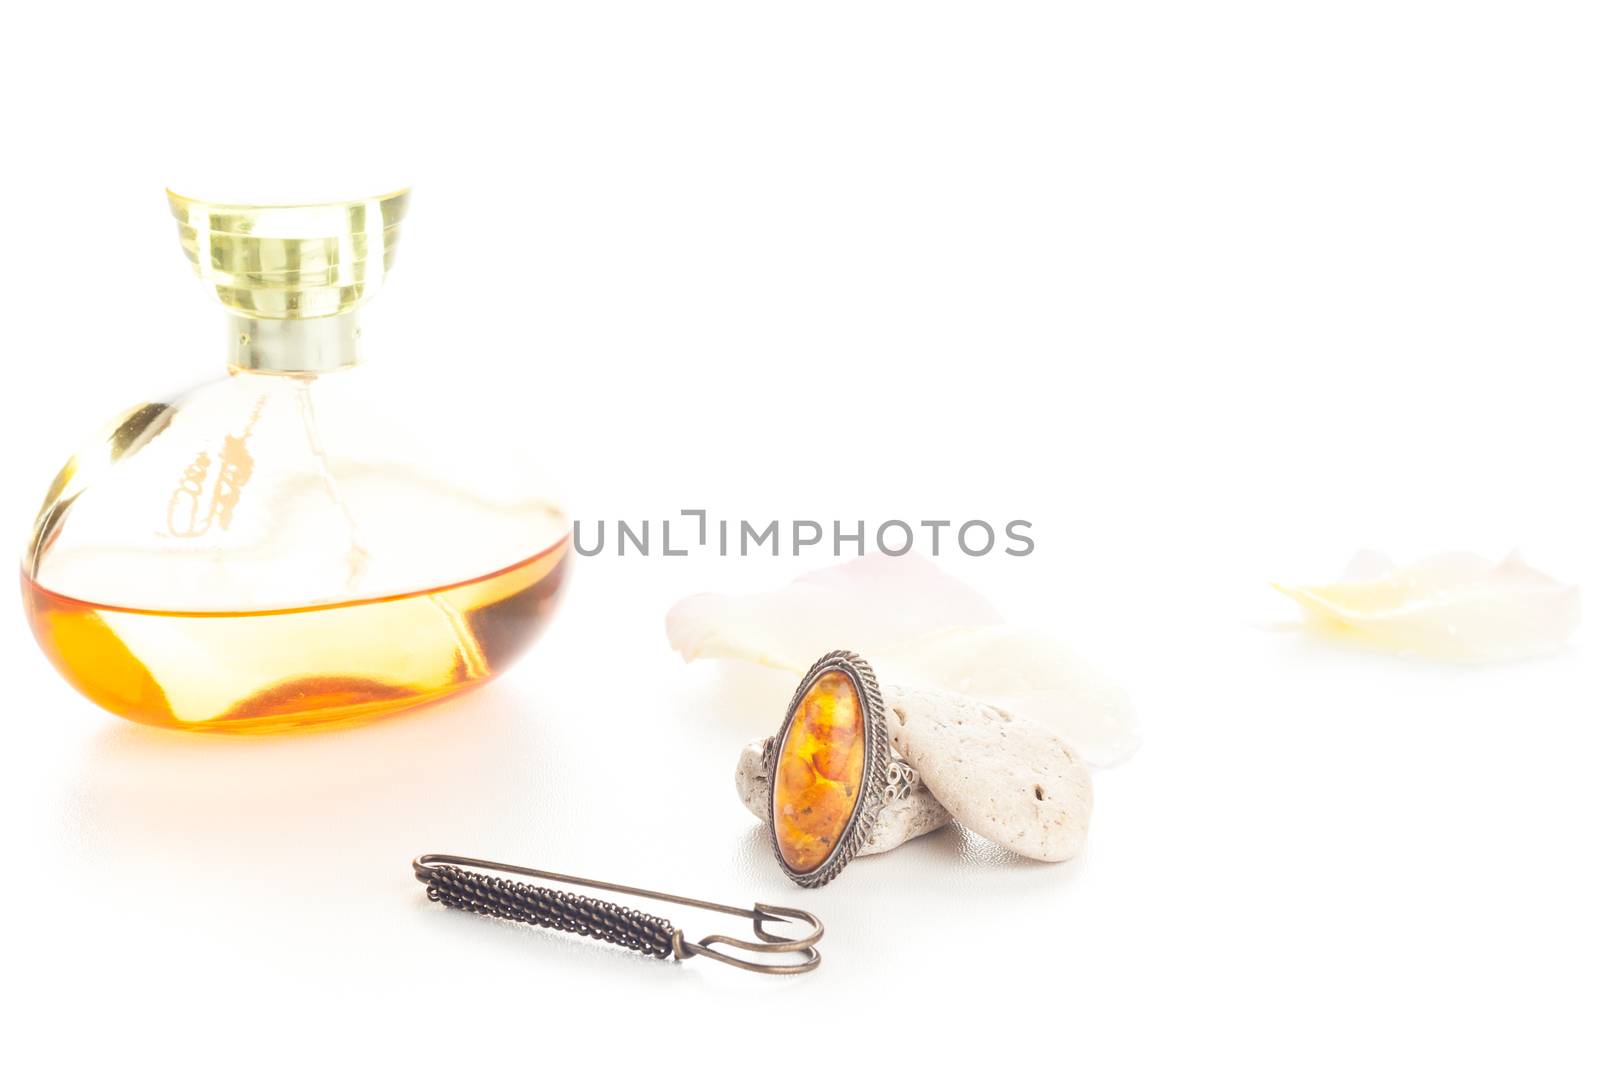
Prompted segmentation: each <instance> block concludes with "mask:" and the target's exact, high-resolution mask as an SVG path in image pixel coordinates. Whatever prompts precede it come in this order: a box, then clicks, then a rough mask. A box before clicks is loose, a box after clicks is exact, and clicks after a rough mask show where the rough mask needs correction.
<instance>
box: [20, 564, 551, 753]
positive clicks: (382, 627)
mask: <svg viewBox="0 0 1600 1067" xmlns="http://www.w3.org/2000/svg"><path fill="white" fill-rule="evenodd" d="M567 558H568V541H567V540H566V539H563V540H561V541H560V542H558V543H557V544H555V545H554V546H552V547H551V548H549V549H547V550H546V551H544V552H541V553H540V554H539V555H537V556H534V557H532V558H530V559H527V560H524V561H522V562H521V563H517V564H515V565H513V566H510V567H507V568H504V569H502V570H499V571H495V572H494V573H492V574H487V575H484V576H482V577H480V578H474V579H472V580H470V581H466V582H460V583H457V584H455V585H449V586H444V587H442V588H437V589H424V590H421V591H418V592H415V593H406V594H402V595H399V596H391V597H383V598H380V599H374V600H357V601H348V602H345V603H335V604H325V605H317V606H314V607H305V608H288V609H282V610H274V611H243V612H237V613H232V612H169V611H141V610H138V609H136V608H128V607H112V606H108V605H103V604H92V603H88V602H85V601H82V600H74V599H71V598H69V597H63V596H60V595H57V594H55V593H52V592H51V591H50V590H48V589H46V588H44V587H43V586H41V585H39V584H38V583H36V582H34V581H33V580H32V579H30V578H28V577H27V576H26V575H25V576H24V577H23V579H22V594H23V604H24V607H25V609H26V611H27V613H28V618H29V621H30V622H31V624H32V626H33V633H34V636H35V637H36V638H37V639H38V641H39V646H40V647H41V648H42V649H44V652H45V655H47V656H49V657H50V660H51V662H52V663H54V664H55V666H56V669H57V670H59V671H60V672H61V674H62V675H63V676H64V677H65V678H66V679H67V680H68V681H69V682H71V683H72V684H73V685H74V686H75V687H76V688H77V689H78V691H79V692H81V693H83V695H84V696H86V697H88V698H89V699H90V700H92V701H94V702H95V703H96V704H99V705H100V706H101V707H103V708H105V709H107V710H108V711H112V712H115V713H116V714H118V715H121V716H122V717H124V718H127V719H132V720H133V721H134V722H141V723H147V724H149V725H152V726H165V727H170V728H176V729H182V730H204V731H210V732H218V733H265V732H271V731H279V730H290V729H295V730H299V729H315V728H318V727H326V726H334V725H342V724H345V723H350V722H356V721H360V720H364V719H370V718H374V717H376V716H380V715H388V714H392V713H393V712H396V711H400V710H402V709H405V708H410V707H415V706H416V705H418V704H424V703H427V702H429V701H434V700H440V699H442V698H444V697H448V696H453V695H454V694H456V693H460V692H462V691H464V690H467V689H470V688H472V687H474V686H477V685H481V684H482V683H484V682H486V681H489V680H490V679H491V678H494V677H495V676H497V675H498V674H500V673H501V672H502V671H504V670H505V669H506V667H507V666H508V665H510V664H511V663H512V661H514V660H515V659H516V658H517V657H518V656H519V655H521V654H522V652H523V651H524V650H525V649H526V648H527V647H528V645H530V644H531V643H532V642H533V640H534V638H536V637H537V636H538V635H539V633H540V631H542V630H543V629H544V624H545V622H546V620H547V619H548V618H549V615H550V613H551V611H552V610H553V609H554V607H555V604H556V601H557V599H558V594H559V593H560V591H561V586H562V581H563V578H564V576H565V573H566V567H567Z"/></svg>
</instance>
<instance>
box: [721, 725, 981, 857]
mask: <svg viewBox="0 0 1600 1067" xmlns="http://www.w3.org/2000/svg"><path fill="white" fill-rule="evenodd" d="M765 744H766V742H765V741H752V742H750V743H749V744H748V745H746V746H744V750H743V751H742V752H740V753H739V766H738V768H737V769H736V770H735V771H734V775H733V784H734V787H735V788H736V789H738V790H739V799H740V800H741V801H743V802H744V806H745V807H746V808H748V809H750V814H752V815H754V816H755V817H756V818H758V819H765V818H766V814H767V813H766V805H767V796H768V794H767V788H768V786H767V772H766V769H765V768H764V767H763V766H762V762H761V750H762V747H763V746H764V745H765ZM949 821H950V813H949V812H948V811H946V810H945V809H944V806H943V805H941V804H940V803H939V802H938V801H937V800H935V799H933V795H932V794H931V793H929V792H928V790H927V788H926V787H925V786H923V785H922V784H921V783H920V782H919V783H917V785H915V786H914V787H912V790H911V792H910V794H909V795H907V796H906V797H904V798H903V799H901V800H891V801H890V802H889V803H887V804H885V805H884V806H883V809H882V810H881V811H880V812H878V821H877V822H875V823H873V824H872V831H871V832H870V833H868V834H867V840H866V843H865V844H863V845H862V846H861V848H860V850H859V851H858V852H857V853H856V855H858V856H870V855H873V854H874V853H878V852H888V851H889V850H890V849H891V848H895V847H896V846H898V845H903V844H905V843H906V842H907V841H910V840H911V839H912V838H914V837H921V836H922V835H923V834H925V833H929V832H930V831H933V830H937V829H938V828H939V827H941V826H943V825H944V824H945V823H947V822H949Z"/></svg>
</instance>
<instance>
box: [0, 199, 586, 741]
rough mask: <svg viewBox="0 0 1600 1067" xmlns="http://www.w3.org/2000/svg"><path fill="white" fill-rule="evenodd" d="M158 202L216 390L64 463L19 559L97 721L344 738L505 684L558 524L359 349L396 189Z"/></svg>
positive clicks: (46, 629) (46, 642) (443, 413)
mask: <svg viewBox="0 0 1600 1067" xmlns="http://www.w3.org/2000/svg"><path fill="white" fill-rule="evenodd" d="M168 195H169V199H170V202H171V206H172V211H173V214H174V215H175V216H176V217H177V220H178V229H179V235H180V237H181V239H182V243H183V247H184V250H185V251H186V252H187V253H188V256H189V258H190V260H191V261H192V262H193V264H194V267H195V270H196V272H197V273H198V274H199V276H200V277H201V279H203V280H204V281H206V282H207V283H209V284H211V285H213V286H214V287H215V289H216V293H217V296H218V297H219V298H220V299H221V301H222V303H223V305H224V307H225V308H226V310H227V326H228V328H227V333H226V335H225V336H226V353H225V354H226V357H227V367H226V373H225V374H223V375H222V376H221V377H219V378H217V379H216V380H213V381H209V382H206V383H204V384H202V385H200V386H197V387H196V388H194V389H191V390H189V391H187V392H184V393H182V394H181V395H179V396H177V397H175V398H172V399H169V400H164V401H160V402H152V403H142V404H137V405H135V406H133V407H130V408H129V409H128V410H126V411H124V412H123V413H122V414H121V415H119V416H117V417H116V418H115V419H113V420H112V421H111V423H110V424H109V426H108V427H107V428H106V429H105V430H104V431H103V432H102V433H101V434H100V435H98V436H97V437H95V438H94V439H93V440H92V441H91V442H90V443H89V444H88V446H87V447H85V448H84V449H83V450H82V451H80V452H78V453H77V454H76V455H74V456H73V457H72V458H71V459H70V460H68V462H67V464H66V465H65V466H64V467H63V468H62V469H61V472H60V474H59V475H57V477H56V479H55V481H54V483H53V484H52V485H51V486H50V488H49V491H48V493H47V494H46V497H45V501H44V505H43V507H41V508H40V510H39V515H38V518H37V520H36V521H35V524H34V528H33V534H32V537H31V539H30V541H29V543H28V546H27V549H26V552H25V554H24V557H23V570H22V590H23V601H24V605H25V609H26V611H27V614H28V616H29V620H30V622H31V624H32V627H33V632H34V634H35V636H36V637H37V639H38V641H39V645H40V647H41V648H43V649H44V652H45V654H46V655H47V656H48V657H49V658H50V660H51V662H52V663H54V664H55V666H56V668H57V670H59V671H60V672H61V674H62V675H63V676H64V677H65V678H66V679H67V680H68V681H69V682H71V683H72V684H73V685H74V686H75V687H77V689H78V690H79V691H80V692H82V693H83V694H84V695H85V696H87V697H89V699H91V700H93V701H94V702H95V703H97V704H99V705H101V706H102V707H104V708H106V709H108V710H110V711H112V712H115V713H116V714H118V715H121V716H124V717H125V718H128V719H132V720H134V721H136V722H141V723H148V724H151V725H155V726H165V727H173V728H178V729H187V730H208V731H224V732H258V731H270V730H283V729H299V728H314V727H319V726H328V725H332V724H337V723H347V722H351V721H354V720H358V719H363V718H369V717H373V716H377V715H383V714H388V713H391V712H395V711H398V710H400V709H403V708H409V707H412V706H415V705H418V704H422V703H425V702H428V701H433V700H437V699H440V698H442V697H446V696H450V695H452V694H455V693H458V692H460V691H462V690H465V689H468V688H470V687H473V686H476V685H479V684H482V683H483V682H485V681H488V680H489V679H491V678H494V677H495V676H496V675H498V674H500V673H501V672H502V671H504V670H505V669H506V667H507V666H508V665H509V664H510V663H511V662H512V661H513V660H515V659H516V658H517V657H518V655H519V654H520V653H522V652H523V651H524V650H525V649H526V648H527V647H528V645H529V644H530V643H531V642H532V641H533V640H534V638H535V637H536V636H537V635H538V633H539V632H540V630H541V629H542V628H543V626H544V624H545V622H546V620H547V619H548V618H549V616H550V613H551V611H552V610H553V608H554V607H555V604H556V602H557V599H558V594H559V592H560V589H561V585H562V580H563V575H564V572H565V569H566V566H567V561H568V556H569V552H568V540H569V530H570V526H569V523H568V522H567V520H566V518H565V517H564V516H563V514H562V512H561V511H560V509H559V508H558V507H557V506H556V505H554V504H553V503H552V502H551V501H550V500H549V499H548V498H547V496H546V495H545V493H544V492H543V491H542V486H541V485H540V484H538V482H537V479H536V477H535V476H534V475H532V474H531V473H530V468H529V467H528V466H527V465H525V464H524V463H523V462H521V461H520V459H519V458H518V457H514V456H512V455H511V454H510V453H508V452H506V451H504V450H503V449H501V448H499V447H497V446H496V444H495V443H494V442H493V441H492V440H485V434H484V433H483V432H482V431H484V430H485V429H491V430H492V429H495V428H496V427H484V426H481V425H479V424H478V422H479V421H481V420H475V419H474V417H473V411H472V408H471V403H470V397H467V396H462V395H455V396H452V395H450V394H451V393H452V391H456V390H455V388H454V387H453V385H452V380H451V379H450V378H449V377H445V378H442V379H440V380H439V381H436V382H435V381H430V382H428V383H427V388H428V389H429V390H430V394H429V396H428V399H427V401H426V402H425V404H424V405H423V406H422V407H421V409H420V410H419V409H414V408H413V409H407V408H406V407H405V406H404V405H403V404H402V403H398V402H397V401H396V400H395V399H393V398H392V397H391V396H390V395H389V394H388V393H386V392H385V390H384V388H383V380H382V379H383V375H381V374H375V373H374V372H373V370H372V369H371V368H369V366H368V365H367V364H365V363H364V362H362V361H361V360H360V359H359V358H358V357H359V354H360V353H359V349H360V343H361V330H360V326H359V324H358V314H359V309H360V308H361V306H362V305H364V304H365V303H366V302H367V301H368V300H369V299H370V298H371V297H372V296H373V295H374V294H375V293H376V291H377V290H378V288H379V286H380V284H381V283H382V281H383V278H384V276H385V274H386V273H387V271H388V269H389V267H390V265H391V263H392V262H393V257H394V248H395V238H396V235H397V232H398V226H399V223H400V219H401V216H402V215H403V214H404V211H405V207H406V202H407V193H406V192H404V191H402V192H397V193H392V194H389V195H387V196H379V197H373V198H370V199H366V200H359V201H351V202H345V203H335V204H309V205H292V206H272V207H256V206H237V205H228V204H213V203H202V202H199V201H195V200H191V199H188V198H186V197H182V196H178V195H175V194H170V193H169V194H168ZM374 379H376V380H374ZM396 395H398V396H403V395H404V390H401V391H399V392H398V393H397V394H396Z"/></svg>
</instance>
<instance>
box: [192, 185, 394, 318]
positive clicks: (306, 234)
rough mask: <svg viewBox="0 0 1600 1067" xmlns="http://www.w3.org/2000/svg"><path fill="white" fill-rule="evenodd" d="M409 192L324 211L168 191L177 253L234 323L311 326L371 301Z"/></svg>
mask: <svg viewBox="0 0 1600 1067" xmlns="http://www.w3.org/2000/svg"><path fill="white" fill-rule="evenodd" d="M409 195H410V190H408V189H401V190H399V191H397V192H393V193H386V194H384V195H383V196H374V197H368V198H366V199H362V200H344V201H338V202H334V203H326V204H277V205H251V204H218V203H208V202H206V201H203V200H194V199H191V198H189V197H186V196H180V195H178V194H177V193H174V192H173V191H172V190H170V189H169V190H167V200H168V201H169V202H170V203H171V205H172V214H173V216H174V217H176V218H177V220H178V236H179V238H180V239H181V240H182V242H183V250H184V252H186V253H187V254H188V256H189V262H191V263H193V264H194V270H195V273H196V274H197V275H199V276H200V277H201V278H202V279H204V280H205V281H207V282H210V283H211V284H213V285H215V286H216V287H217V297H218V298H219V299H220V300H221V301H222V303H223V304H224V305H225V306H226V307H227V308H228V310H229V311H231V312H233V314H235V315H242V316H245V317H247V318H254V319H314V318H322V317H325V316H328V315H338V314H342V313H343V312H346V311H350V310H351V309H353V308H356V307H359V306H360V305H362V304H364V303H366V302H367V301H368V300H370V299H371V298H372V296H373V294H374V293H376V292H377V291H378V287H379V286H380V285H382V284H383V277H384V275H385V274H386V273H387V272H388V270H389V266H390V264H392V263H393V262H394V246H395V239H396V237H397V236H398V234H399V228H400V217H401V216H402V215H404V214H405V210H406V200H407V198H408V197H409Z"/></svg>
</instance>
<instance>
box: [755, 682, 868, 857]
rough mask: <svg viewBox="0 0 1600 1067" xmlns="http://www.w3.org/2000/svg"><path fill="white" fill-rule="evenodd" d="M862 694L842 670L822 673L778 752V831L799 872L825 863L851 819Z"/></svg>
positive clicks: (862, 732)
mask: <svg viewBox="0 0 1600 1067" xmlns="http://www.w3.org/2000/svg"><path fill="white" fill-rule="evenodd" d="M866 734H867V731H866V721H865V719H864V717H863V713H862V710H861V694H860V693H858V692H856V687H855V683H854V682H853V681H851V679H850V676H849V675H848V674H846V673H845V672H844V671H840V670H831V671H825V672H823V673H822V674H821V675H820V676H818V678H817V680H816V681H815V682H812V683H811V687H810V688H809V689H807V690H806V692H805V695H804V696H803V697H801V698H800V706H799V707H798V708H796V709H795V713H794V718H793V719H792V720H790V722H789V731H788V733H786V734H785V735H784V738H783V747H782V748H781V749H780V750H779V752H778V766H777V769H776V772H775V774H774V776H773V785H772V829H773V833H774V836H776V837H777V840H778V852H779V854H780V855H781V856H782V857H783V862H784V863H786V864H787V865H788V866H789V869H790V870H792V871H794V872H795V873H796V874H807V873H809V872H811V871H814V870H816V869H817V868H818V867H820V866H822V864H823V863H824V861H826V860H827V858H828V857H829V856H830V855H832V854H833V850H834V848H835V846H837V845H838V843H839V838H840V836H841V835H843V833H844V829H845V827H846V826H848V825H849V823H850V814H851V812H853V811H854V810H855V807H856V798H857V797H858V796H859V795H860V793H861V775H862V770H863V767H864V765H865V763H866V754H867V737H866Z"/></svg>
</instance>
